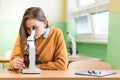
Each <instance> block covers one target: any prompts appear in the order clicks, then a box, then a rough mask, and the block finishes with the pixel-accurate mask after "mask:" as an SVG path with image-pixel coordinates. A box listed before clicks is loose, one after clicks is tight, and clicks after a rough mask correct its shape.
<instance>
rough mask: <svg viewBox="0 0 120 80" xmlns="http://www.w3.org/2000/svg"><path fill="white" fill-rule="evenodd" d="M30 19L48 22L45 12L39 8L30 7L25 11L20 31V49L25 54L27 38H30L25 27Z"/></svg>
mask: <svg viewBox="0 0 120 80" xmlns="http://www.w3.org/2000/svg"><path fill="white" fill-rule="evenodd" d="M28 19H37V20H39V21H47V18H46V16H45V14H44V12H43V10H42V9H41V8H39V7H30V8H28V9H27V10H26V11H25V13H24V15H23V19H22V22H21V25H20V30H19V34H20V47H21V49H22V51H23V52H24V49H25V46H26V42H27V37H28V36H29V34H28V33H27V30H26V25H25V24H26V20H28ZM46 27H48V21H47V26H46Z"/></svg>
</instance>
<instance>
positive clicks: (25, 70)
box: [22, 68, 41, 74]
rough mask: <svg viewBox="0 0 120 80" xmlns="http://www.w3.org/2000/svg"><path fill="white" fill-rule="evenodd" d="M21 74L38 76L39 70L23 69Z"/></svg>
mask: <svg viewBox="0 0 120 80" xmlns="http://www.w3.org/2000/svg"><path fill="white" fill-rule="evenodd" d="M22 73H23V74H40V73H41V70H40V69H39V68H24V69H23V70H22Z"/></svg>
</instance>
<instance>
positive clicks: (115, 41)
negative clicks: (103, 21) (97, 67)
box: [107, 12, 120, 69]
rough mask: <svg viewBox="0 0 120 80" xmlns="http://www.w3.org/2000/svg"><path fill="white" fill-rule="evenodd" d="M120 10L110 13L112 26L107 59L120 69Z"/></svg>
mask: <svg viewBox="0 0 120 80" xmlns="http://www.w3.org/2000/svg"><path fill="white" fill-rule="evenodd" d="M119 34H120V12H111V13H110V28H109V42H108V55H107V61H108V62H109V63H110V64H111V65H112V66H113V68H115V69H120V62H119V61H120V36H119Z"/></svg>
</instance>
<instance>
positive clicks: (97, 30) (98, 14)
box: [74, 0, 109, 44]
mask: <svg viewBox="0 0 120 80" xmlns="http://www.w3.org/2000/svg"><path fill="white" fill-rule="evenodd" d="M89 1H90V2H89ZM77 4H78V3H77ZM78 5H79V9H78V11H76V12H74V16H75V19H74V21H75V27H76V32H77V41H80V42H93V43H94V42H95V43H96V42H97V43H105V44H106V43H107V36H108V24H109V11H108V0H79V4H78Z"/></svg>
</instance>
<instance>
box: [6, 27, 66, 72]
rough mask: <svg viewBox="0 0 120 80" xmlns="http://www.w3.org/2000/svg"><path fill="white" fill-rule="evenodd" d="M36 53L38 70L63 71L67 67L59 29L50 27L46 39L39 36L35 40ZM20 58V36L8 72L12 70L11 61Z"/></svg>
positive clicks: (64, 48)
mask: <svg viewBox="0 0 120 80" xmlns="http://www.w3.org/2000/svg"><path fill="white" fill-rule="evenodd" d="M35 45H36V47H37V53H38V54H39V60H40V61H41V64H39V65H37V67H39V68H40V69H44V70H45V69H46V70H65V69H67V65H68V54H67V50H66V46H65V41H64V37H63V34H62V32H61V30H60V29H57V28H54V27H51V28H50V33H49V36H48V37H47V38H44V37H43V36H41V37H40V38H38V39H37V40H36V43H35ZM15 57H17V58H22V59H23V53H22V51H21V49H20V36H18V38H17V40H16V43H15V45H14V49H13V52H12V55H11V59H10V62H9V65H8V70H14V67H13V59H14V58H15Z"/></svg>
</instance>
